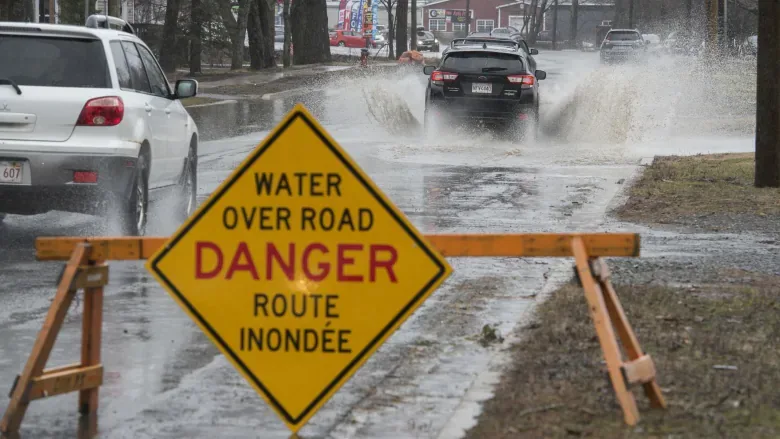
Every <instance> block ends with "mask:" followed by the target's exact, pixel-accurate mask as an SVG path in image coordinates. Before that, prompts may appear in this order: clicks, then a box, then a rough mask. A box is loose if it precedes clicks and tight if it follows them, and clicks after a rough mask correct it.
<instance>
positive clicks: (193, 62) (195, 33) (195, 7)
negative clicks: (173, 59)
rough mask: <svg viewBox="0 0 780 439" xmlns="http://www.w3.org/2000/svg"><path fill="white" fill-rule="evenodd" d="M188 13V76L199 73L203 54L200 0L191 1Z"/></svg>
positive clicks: (201, 7)
mask: <svg viewBox="0 0 780 439" xmlns="http://www.w3.org/2000/svg"><path fill="white" fill-rule="evenodd" d="M190 7H191V9H192V10H191V11H190V14H191V15H190V75H194V74H196V73H200V72H201V69H200V66H201V60H200V56H201V52H203V46H202V39H203V6H201V0H192V3H191V6H190Z"/></svg>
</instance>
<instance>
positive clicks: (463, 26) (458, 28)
mask: <svg viewBox="0 0 780 439" xmlns="http://www.w3.org/2000/svg"><path fill="white" fill-rule="evenodd" d="M452 30H453V31H455V32H458V31H464V30H466V23H452Z"/></svg>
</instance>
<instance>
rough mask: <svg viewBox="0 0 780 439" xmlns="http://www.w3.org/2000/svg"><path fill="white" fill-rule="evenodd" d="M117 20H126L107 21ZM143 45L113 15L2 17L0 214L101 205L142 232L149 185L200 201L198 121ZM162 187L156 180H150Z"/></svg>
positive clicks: (186, 84) (95, 209)
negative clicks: (56, 21) (66, 21)
mask: <svg viewBox="0 0 780 439" xmlns="http://www.w3.org/2000/svg"><path fill="white" fill-rule="evenodd" d="M110 25H114V26H116V25H118V26H120V27H121V28H122V30H116V29H111V28H110V27H111V26H110ZM197 88H198V83H197V82H196V81H193V80H180V81H177V82H176V86H175V87H174V88H173V90H172V89H171V87H170V84H169V83H168V80H167V79H166V77H165V74H164V73H163V71H162V69H161V68H160V66H159V64H158V63H157V60H156V59H155V57H154V55H153V54H152V51H151V50H149V47H147V46H146V44H144V43H143V41H141V40H140V39H139V38H138V37H136V36H135V35H134V34H133V30H132V27H131V26H130V25H127V24H126V23H124V22H123V21H122V20H119V19H117V18H113V17H108V20H106V17H104V16H92V17H90V18H89V19H88V20H87V26H86V27H80V26H64V25H50V24H39V23H8V22H0V212H3V213H0V221H2V216H3V215H4V213H9V214H21V215H33V214H38V213H43V212H47V211H50V210H63V211H71V212H81V213H89V214H100V215H105V214H107V215H108V216H109V217H113V218H114V219H115V220H117V221H118V222H119V223H120V224H121V226H122V232H123V233H124V234H127V235H142V234H144V232H145V228H146V221H147V212H148V206H149V191H150V189H153V190H155V193H164V194H166V195H173V196H175V200H176V201H175V203H176V212H177V216H180V218H181V219H182V220H183V219H184V218H186V217H187V216H189V215H190V213H192V211H193V209H194V208H195V204H196V191H197V174H196V171H197V157H198V129H197V127H196V126H195V122H194V121H193V120H192V118H191V117H190V115H189V114H188V113H187V111H186V110H185V109H184V106H183V105H182V104H181V102H180V101H179V99H181V98H186V97H191V96H195V94H196V93H197ZM157 190H161V191H157Z"/></svg>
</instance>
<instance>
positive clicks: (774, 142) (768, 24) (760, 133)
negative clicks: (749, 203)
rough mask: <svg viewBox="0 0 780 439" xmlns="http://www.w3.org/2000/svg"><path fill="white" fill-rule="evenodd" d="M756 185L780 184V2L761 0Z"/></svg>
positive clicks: (769, 185)
mask: <svg viewBox="0 0 780 439" xmlns="http://www.w3.org/2000/svg"><path fill="white" fill-rule="evenodd" d="M758 8H759V9H758V96H757V104H756V180H755V184H756V187H780V131H778V129H777V127H778V126H780V84H778V80H777V78H780V63H778V60H779V59H780V26H778V25H777V24H778V23H780V4H778V3H777V2H776V1H774V0H759V2H758Z"/></svg>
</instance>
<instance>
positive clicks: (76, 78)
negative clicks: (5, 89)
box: [0, 34, 111, 88]
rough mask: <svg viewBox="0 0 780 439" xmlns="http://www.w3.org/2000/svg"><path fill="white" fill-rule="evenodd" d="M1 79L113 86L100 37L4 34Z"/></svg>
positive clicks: (22, 82) (0, 39) (38, 83)
mask: <svg viewBox="0 0 780 439" xmlns="http://www.w3.org/2000/svg"><path fill="white" fill-rule="evenodd" d="M0 78H7V79H11V80H13V81H14V82H15V83H17V84H18V85H26V86H38V87H88V88H111V80H110V77H109V74H108V66H107V64H106V55H105V52H104V49H103V43H102V42H101V41H100V40H91V39H76V38H51V37H39V36H18V35H1V34H0Z"/></svg>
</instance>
